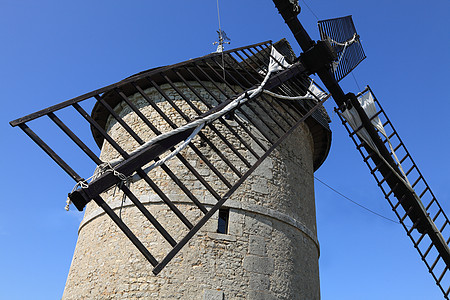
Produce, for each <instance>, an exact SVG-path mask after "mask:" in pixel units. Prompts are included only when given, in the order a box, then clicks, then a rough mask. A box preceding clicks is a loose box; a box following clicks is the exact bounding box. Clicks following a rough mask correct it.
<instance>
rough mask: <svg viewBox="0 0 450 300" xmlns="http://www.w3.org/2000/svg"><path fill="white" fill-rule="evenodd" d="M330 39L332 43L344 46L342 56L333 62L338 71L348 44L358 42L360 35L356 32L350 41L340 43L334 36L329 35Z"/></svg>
mask: <svg viewBox="0 0 450 300" xmlns="http://www.w3.org/2000/svg"><path fill="white" fill-rule="evenodd" d="M327 39H328V41H330V42H331V43H334V44H336V45H338V46H343V47H344V49H343V50H342V53H341V56H340V57H339V59H338V61H337V62H333V71H336V69H337V67H338V66H339V63H340V62H341V60H342V58H343V57H344V53H345V50H346V49H347V47H348V46H350V45H351V44H353V43H357V42H358V35H357V34H356V33H355V34H353V37H352V38H351V39H349V40H348V41H345V42H344V43H339V42H336V41H335V40H333V39H332V38H330V37H328V36H327Z"/></svg>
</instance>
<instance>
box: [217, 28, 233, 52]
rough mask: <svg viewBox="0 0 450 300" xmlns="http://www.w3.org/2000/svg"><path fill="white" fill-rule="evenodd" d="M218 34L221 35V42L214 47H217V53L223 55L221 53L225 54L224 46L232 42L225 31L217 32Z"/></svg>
mask: <svg viewBox="0 0 450 300" xmlns="http://www.w3.org/2000/svg"><path fill="white" fill-rule="evenodd" d="M217 34H218V35H219V41H218V42H214V43H213V45H217V50H216V52H217V53H221V52H223V44H230V42H229V41H231V39H230V38H229V37H228V36H227V34H226V33H225V31H223V30H222V29H219V30H217Z"/></svg>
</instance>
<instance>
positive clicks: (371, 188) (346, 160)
mask: <svg viewBox="0 0 450 300" xmlns="http://www.w3.org/2000/svg"><path fill="white" fill-rule="evenodd" d="M305 1H307V4H308V5H309V6H310V7H311V8H312V10H313V11H314V12H315V14H316V15H317V16H318V17H319V18H321V19H327V18H334V17H339V16H346V15H353V20H354V22H355V25H356V27H357V30H358V33H359V34H360V36H361V40H362V43H363V46H364V49H365V52H366V55H367V57H368V58H367V59H366V60H365V61H364V62H363V63H362V64H361V65H360V66H359V67H358V68H357V69H356V71H355V72H354V75H355V77H356V79H357V81H358V83H359V85H360V86H361V87H363V86H365V85H366V84H370V86H371V87H372V88H373V90H374V92H375V94H376V96H377V97H378V98H379V100H380V101H381V103H382V105H383V106H384V108H385V110H386V111H387V113H388V115H389V116H390V118H391V120H392V121H393V123H394V126H395V127H396V129H397V130H398V132H399V133H400V135H401V137H402V139H403V140H404V142H405V144H406V146H407V147H408V149H409V151H410V152H411V153H412V155H413V157H414V159H415V161H416V162H417V163H418V165H419V168H420V169H421V171H422V173H423V174H424V176H425V178H426V179H427V181H428V183H429V184H430V185H431V188H432V189H433V191H434V193H435V194H436V195H437V197H438V199H439V201H440V202H441V204H442V205H443V206H444V209H446V210H447V212H448V213H450V205H449V198H450V192H449V189H448V186H449V182H450V181H449V179H450V178H449V177H450V175H449V169H450V158H449V150H448V147H449V144H450V142H449V137H450V134H449V133H448V130H449V129H450V126H449V124H448V121H447V119H448V112H449V110H450V96H449V93H448V79H449V71H450V59H449V53H450V18H449V17H448V15H449V14H450V2H449V1H448V0H435V1H427V2H422V1H420V2H419V1H405V0H400V1H386V0H377V1H356V0H343V1H331V0H324V1H311V0H305ZM220 2H221V6H220V10H221V18H222V19H221V21H222V28H223V29H224V30H225V31H226V33H227V34H228V36H229V37H230V38H231V40H232V44H231V47H240V46H244V45H247V44H251V43H256V42H260V41H263V40H269V39H272V40H274V41H276V40H278V39H281V38H283V37H286V38H287V39H288V40H289V41H290V42H291V44H292V46H293V48H294V49H295V51H296V53H297V54H298V53H299V47H298V46H297V45H296V42H295V40H294V39H293V37H292V35H291V34H290V32H289V31H288V29H287V26H286V25H285V24H284V22H283V20H282V18H281V16H279V15H278V13H277V11H276V9H275V8H274V5H273V3H272V1H270V0H264V1H263V0H226V1H225V0H221V1H220ZM300 4H301V6H302V7H303V11H302V13H301V15H300V19H301V21H302V23H303V24H304V26H305V27H306V29H307V31H308V32H309V33H310V35H311V36H312V37H313V38H314V39H318V32H317V27H316V22H317V20H316V18H315V16H314V15H313V14H312V13H311V12H310V11H309V10H308V9H307V7H305V5H304V4H303V2H301V1H300ZM217 27H218V22H217V12H216V1H214V0H210V1H206V0H203V1H199V0H192V1H180V0H176V1H138V0H129V1H126V2H125V1H117V0H109V1H106V0H98V1H85V0H79V1H50V0H42V1H30V0H0V38H1V47H0V86H1V91H2V93H1V99H2V100H1V103H2V105H3V107H2V110H1V112H0V116H1V117H0V118H1V122H0V134H1V135H0V137H1V139H2V140H3V143H2V147H1V150H0V151H1V155H0V162H1V172H0V187H1V190H2V193H1V208H2V209H1V210H0V299H8V300H14V299H43V300H44V299H45V300H47V299H59V298H60V297H61V295H62V291H63V288H64V284H65V280H66V276H67V273H68V270H69V266H70V262H71V258H72V254H73V250H74V247H75V243H76V238H77V234H76V232H77V228H78V224H79V222H80V220H81V218H82V214H81V213H79V212H76V211H75V210H74V211H71V212H69V213H67V212H65V211H64V205H65V200H66V199H65V197H66V195H67V193H68V192H70V191H71V189H72V187H73V181H72V179H70V178H69V177H68V176H67V175H66V174H65V173H63V172H62V171H61V170H60V169H59V167H58V166H56V164H54V163H53V162H52V161H51V160H50V158H48V157H47V156H46V154H45V153H43V151H41V150H40V149H38V148H37V146H35V144H34V143H33V142H32V141H31V140H30V139H29V138H28V137H26V136H25V134H24V133H22V132H21V131H20V130H19V129H17V128H11V127H10V126H9V124H8V122H9V121H11V120H13V119H16V118H18V117H21V116H23V115H26V114H29V113H32V112H34V111H37V110H39V109H42V108H45V107H48V106H50V105H53V104H56V103H58V102H61V101H63V100H66V99H69V98H72V97H75V96H78V95H80V94H83V93H86V92H89V91H91V90H94V89H97V88H100V87H102V86H105V85H107V84H111V83H114V82H116V81H119V80H121V79H123V78H125V77H127V76H129V75H132V74H134V73H137V72H140V71H142V70H146V69H149V68H152V67H157V66H161V65H167V64H172V63H176V62H179V61H183V60H186V59H189V58H194V57H197V56H201V55H204V54H207V53H209V52H212V51H214V50H215V48H214V46H212V42H214V41H215V40H216V39H217V36H216V30H217ZM342 86H343V88H344V90H345V91H346V92H349V91H353V92H358V88H357V86H356V84H355V81H354V80H353V78H352V77H351V76H349V77H348V78H346V79H344V80H343V81H342ZM326 107H327V109H328V111H329V113H330V116H331V118H332V121H333V122H332V123H331V127H332V130H333V144H332V148H331V152H330V155H329V157H328V159H327V161H326V162H325V163H324V165H323V166H322V167H321V168H320V170H319V171H318V172H316V176H317V177H318V178H320V179H321V180H323V181H325V182H326V183H327V184H329V185H331V186H332V187H334V188H336V189H337V190H339V191H340V192H341V193H343V194H345V195H347V196H348V197H350V198H352V199H353V200H355V201H357V202H359V203H361V204H362V205H364V206H366V207H368V208H370V209H372V210H374V211H376V212H378V213H380V214H382V215H384V216H386V217H390V218H394V214H393V213H392V211H391V210H390V209H389V206H388V203H387V202H386V200H385V199H384V198H383V196H382V194H381V192H380V191H379V190H378V188H377V186H376V184H375V182H374V181H373V179H372V177H371V176H370V174H369V173H368V171H367V170H366V167H365V165H364V164H363V163H362V160H361V158H360V157H359V154H358V153H357V151H356V149H354V147H353V144H352V142H351V140H350V139H349V138H348V136H347V134H346V133H345V130H344V128H343V127H342V125H341V124H340V123H339V121H338V119H337V117H336V116H335V114H334V113H332V108H333V107H334V105H333V103H332V102H329V103H327V105H326ZM316 203H317V204H316V205H317V223H318V231H319V241H320V244H321V257H320V276H321V293H322V299H325V300H328V299H409V300H411V299H442V296H441V294H440V291H439V290H438V288H437V287H436V286H435V284H434V282H433V280H432V278H431V276H430V275H429V274H428V272H427V270H426V268H425V265H424V264H423V263H422V261H421V260H420V259H419V256H418V254H417V253H416V250H415V249H414V248H413V247H412V245H411V242H410V241H409V239H408V238H407V236H406V234H405V233H404V232H403V229H402V228H401V227H400V225H397V224H394V223H391V222H389V221H386V220H384V219H382V218H380V217H377V216H375V215H372V214H369V213H367V212H366V211H365V210H363V209H361V208H359V207H357V206H355V205H354V204H352V203H350V202H348V201H347V200H345V199H343V198H341V197H340V196H339V195H337V194H335V193H334V192H332V191H330V190H329V189H327V188H326V187H324V186H322V185H321V184H320V183H319V182H316ZM80 280H82V278H80Z"/></svg>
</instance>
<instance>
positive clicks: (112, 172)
mask: <svg viewBox="0 0 450 300" xmlns="http://www.w3.org/2000/svg"><path fill="white" fill-rule="evenodd" d="M253 59H255V58H253ZM169 79H170V78H169ZM130 82H131V81H130ZM104 92H106V91H102V92H101V93H100V94H102V93H104ZM99 96H102V95H99ZM99 101H100V100H99ZM75 106H76V105H75ZM55 120H56V119H55ZM22 127H23V128H25V129H26V127H24V126H22ZM62 127H63V126H62ZM29 133H30V134H31V132H29ZM47 150H48V149H47ZM48 151H49V150H48ZM49 152H50V151H49ZM50 153H51V152H50ZM115 171H116V172H119V173H122V174H124V173H125V171H123V172H121V171H122V169H120V170H115ZM110 173H111V174H112V175H109V176H110V177H111V178H112V176H113V175H114V177H117V178H119V177H120V176H117V175H120V174H119V173H117V174H116V175H115V174H114V171H110ZM77 179H79V178H77ZM114 179H115V180H117V181H119V180H120V178H119V179H116V178H114ZM73 199H74V200H75V199H80V198H73ZM75 203H76V204H79V203H80V202H79V201H78V202H77V200H75Z"/></svg>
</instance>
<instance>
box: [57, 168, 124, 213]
mask: <svg viewBox="0 0 450 300" xmlns="http://www.w3.org/2000/svg"><path fill="white" fill-rule="evenodd" d="M107 172H112V173H113V175H114V176H116V177H118V178H119V179H120V180H121V183H123V182H127V181H128V180H129V178H128V177H126V176H125V175H124V174H123V173H120V172H119V171H117V170H116V169H115V168H114V167H113V166H111V164H110V163H108V162H105V163H102V164H100V165H98V166H97V168H95V171H94V174H93V175H92V176H91V177H89V178H88V179H85V180H80V181H78V182H77V183H76V184H75V186H74V187H73V189H72V193H73V192H74V191H75V190H77V189H78V187H81V188H83V189H87V188H88V187H89V183H88V181H89V182H91V181H92V180H95V179H97V178H98V177H100V176H101V175H103V174H104V173H107ZM70 204H72V201H71V200H70V198H69V197H67V200H66V206H65V207H64V209H65V210H66V211H69V209H70Z"/></svg>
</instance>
